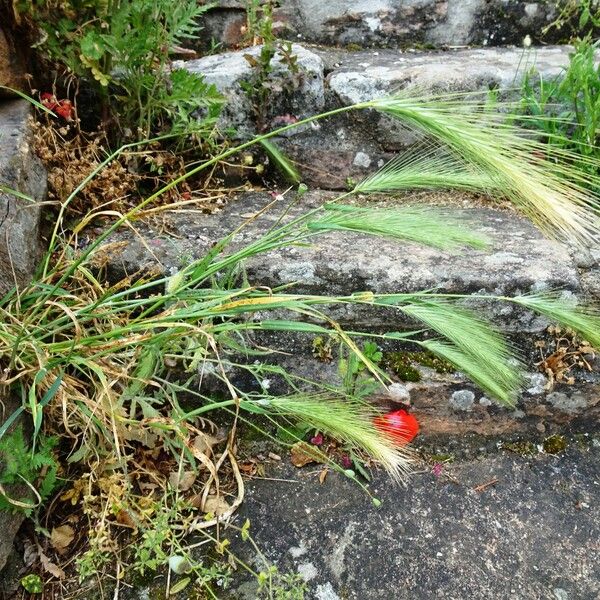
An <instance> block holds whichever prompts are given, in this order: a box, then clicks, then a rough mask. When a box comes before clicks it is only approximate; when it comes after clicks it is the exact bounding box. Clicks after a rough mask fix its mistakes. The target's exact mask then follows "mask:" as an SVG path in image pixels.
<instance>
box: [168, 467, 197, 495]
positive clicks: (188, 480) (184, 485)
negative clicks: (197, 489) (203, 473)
mask: <svg viewBox="0 0 600 600" xmlns="http://www.w3.org/2000/svg"><path fill="white" fill-rule="evenodd" d="M195 482H196V473H195V472H194V471H184V472H183V473H181V475H180V474H179V471H175V472H173V473H171V474H170V475H169V483H170V484H171V487H172V488H173V489H176V490H179V491H180V492H187V491H188V490H189V489H190V488H191V487H192V486H193V485H194V483H195Z"/></svg>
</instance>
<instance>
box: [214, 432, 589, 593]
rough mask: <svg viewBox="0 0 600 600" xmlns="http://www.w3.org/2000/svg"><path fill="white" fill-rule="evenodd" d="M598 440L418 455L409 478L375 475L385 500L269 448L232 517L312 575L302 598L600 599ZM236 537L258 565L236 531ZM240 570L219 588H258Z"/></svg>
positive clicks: (283, 563) (277, 557)
mask: <svg viewBox="0 0 600 600" xmlns="http://www.w3.org/2000/svg"><path fill="white" fill-rule="evenodd" d="M599 441H600V440H598V439H596V440H595V444H596V445H593V444H594V442H592V440H590V442H591V443H589V444H588V446H591V447H590V448H583V449H579V448H577V444H576V443H575V442H573V443H572V444H571V446H570V447H569V448H568V449H567V451H566V452H565V453H562V454H561V455H560V456H551V455H548V454H544V453H540V454H538V453H537V451H536V455H535V456H530V457H528V456H525V457H521V456H518V455H517V454H513V453H510V452H503V453H497V454H490V455H487V456H485V455H484V456H481V455H480V456H479V457H478V458H477V459H476V460H465V461H461V460H458V461H456V462H453V463H450V464H445V465H443V466H441V465H438V467H437V470H435V471H433V472H432V466H431V465H423V466H422V467H421V468H419V469H418V471H419V472H418V473H417V474H415V475H413V476H412V477H410V478H409V480H408V482H407V485H406V486H405V487H404V486H395V485H393V484H392V483H391V482H390V481H389V479H388V478H386V477H384V476H383V475H382V474H375V477H374V480H373V482H372V483H371V484H369V486H368V487H369V489H370V491H371V493H373V495H374V496H375V497H377V498H378V499H380V500H381V501H382V504H381V506H380V507H379V508H376V507H374V506H372V504H371V502H370V499H369V497H368V496H367V495H366V494H365V493H364V492H363V491H362V490H361V489H360V488H359V486H358V485H356V484H355V483H354V482H352V481H350V480H348V479H347V478H345V477H344V476H343V475H340V474H338V473H333V472H330V474H329V475H328V476H327V478H326V480H325V482H324V483H319V479H318V477H319V472H320V470H321V469H320V468H319V465H311V466H307V467H306V468H304V469H301V470H298V469H295V468H294V467H292V466H291V465H289V464H286V463H287V461H288V457H287V456H282V458H283V460H282V462H281V463H273V462H272V461H268V459H267V460H266V463H267V465H266V473H265V475H264V479H263V478H257V480H255V481H251V482H249V483H248V484H247V488H246V496H245V501H244V504H243V506H242V508H241V512H240V514H239V516H238V521H237V525H238V527H239V526H240V525H241V524H242V523H244V521H245V520H246V519H249V521H250V533H251V535H252V536H253V539H254V541H255V542H256V543H257V544H258V546H259V548H260V549H261V551H262V552H264V553H265V554H266V555H267V557H268V558H269V560H272V561H274V562H275V564H277V566H278V567H279V569H280V570H281V571H284V572H292V573H298V574H299V575H300V577H301V578H302V579H304V580H305V581H306V582H307V587H308V590H307V594H306V596H305V597H306V598H307V600H309V599H310V600H342V599H344V600H383V599H386V600H415V599H417V600H428V599H433V598H454V599H461V600H463V599H466V598H472V599H473V600H475V599H477V600H488V599H493V598H515V599H519V600H525V599H527V600H530V599H533V598H538V599H541V598H544V599H548V600H550V599H552V600H575V599H580V600H594V599H596V598H598V596H599V594H600V584H599V582H600V564H599V563H598V561H597V560H595V556H596V554H597V550H596V548H597V540H598V536H599V535H600V508H599V507H600V486H598V485H597V481H598V479H599V478H600V448H599V447H598V442H599ZM459 445H460V446H461V447H462V448H463V449H464V448H465V447H467V446H468V443H466V442H465V440H464V439H463V440H461V441H460V444H459ZM475 450H476V448H475ZM269 463H270V464H269ZM311 467H312V468H311ZM440 467H441V473H440ZM228 537H229V536H228ZM231 537H232V538H233V532H232V534H231ZM232 548H233V550H234V551H237V552H238V553H239V554H238V556H240V557H241V558H243V559H244V560H245V562H246V563H247V564H257V562H258V560H257V556H256V555H255V553H254V551H253V550H252V548H251V547H250V545H249V544H244V543H243V542H241V540H239V537H238V538H237V539H236V538H233V543H232ZM241 578H245V579H246V581H247V582H246V583H244V584H242V583H241V582H239V583H237V585H235V586H234V588H233V589H231V590H230V591H229V592H225V593H224V594H223V595H222V596H221V597H222V598H223V599H227V600H229V599H231V600H234V599H235V600H254V598H256V597H257V594H256V583H255V582H252V581H251V580H250V578H247V577H246V575H245V574H243V575H241Z"/></svg>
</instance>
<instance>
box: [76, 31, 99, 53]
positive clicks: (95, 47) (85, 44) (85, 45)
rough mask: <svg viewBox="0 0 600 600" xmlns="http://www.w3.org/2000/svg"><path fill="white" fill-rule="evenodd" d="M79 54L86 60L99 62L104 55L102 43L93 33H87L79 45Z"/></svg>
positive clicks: (96, 34)
mask: <svg viewBox="0 0 600 600" xmlns="http://www.w3.org/2000/svg"><path fill="white" fill-rule="evenodd" d="M80 48H81V52H82V54H83V55H84V56H86V57H87V58H90V59H92V60H100V59H101V58H102V56H103V54H104V43H103V41H102V38H101V37H100V35H98V33H96V32H95V31H88V33H86V34H85V35H84V36H83V38H82V39H81V43H80Z"/></svg>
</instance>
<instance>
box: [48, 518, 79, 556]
mask: <svg viewBox="0 0 600 600" xmlns="http://www.w3.org/2000/svg"><path fill="white" fill-rule="evenodd" d="M74 538H75V530H74V529H73V528H72V527H71V526H70V525H61V526H60V527H55V528H54V529H53V530H52V533H51V534H50V543H51V544H52V547H53V548H54V549H55V550H56V551H57V552H58V553H59V554H61V555H62V554H66V552H67V548H68V547H69V544H70V543H71V542H72V541H73V539H74Z"/></svg>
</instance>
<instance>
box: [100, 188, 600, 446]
mask: <svg viewBox="0 0 600 600" xmlns="http://www.w3.org/2000/svg"><path fill="white" fill-rule="evenodd" d="M328 197H331V196H330V195H324V194H322V193H309V194H307V195H306V196H305V197H303V199H302V200H301V201H300V204H301V206H300V207H299V206H296V207H294V208H292V209H291V211H290V212H289V213H288V214H287V216H286V218H293V217H294V216H296V215H297V214H298V213H299V211H300V210H306V209H308V208H311V207H315V206H318V205H319V203H321V202H322V201H323V199H324V198H328ZM272 200H273V199H272V197H271V196H269V195H266V194H257V193H249V194H244V195H242V196H241V197H240V198H239V199H238V200H237V201H232V202H231V203H230V204H228V205H227V206H226V207H225V209H224V210H223V211H222V212H220V213H217V214H215V215H212V216H202V217H201V218H200V219H199V221H198V222H197V223H194V222H191V221H190V219H189V216H187V215H186V216H178V215H174V216H173V217H172V221H171V222H170V223H169V224H168V229H169V230H175V231H177V232H178V234H179V238H178V239H173V238H170V239H169V238H166V237H163V236H161V235H157V234H156V233H154V232H152V231H151V230H144V229H143V228H139V227H138V231H139V232H141V233H142V234H143V235H144V236H145V238H146V244H144V243H142V242H141V241H140V240H139V239H138V238H137V236H134V235H131V234H122V235H120V236H117V237H116V238H115V239H116V240H120V241H123V240H127V244H126V246H124V247H122V246H121V247H119V248H118V249H117V250H115V251H114V253H113V254H112V256H111V259H110V265H111V266H110V269H111V270H112V272H113V276H114V277H115V278H116V277H118V276H120V275H123V274H125V273H129V274H132V273H136V272H137V271H138V270H139V269H140V268H147V269H158V270H160V271H163V272H165V273H170V272H174V271H176V270H178V269H179V268H180V267H181V266H182V265H183V264H186V262H187V261H189V259H190V257H200V256H203V255H204V253H205V252H206V251H207V250H208V249H209V248H210V247H211V246H212V245H213V243H214V242H215V241H217V240H219V239H221V238H222V237H224V236H225V235H226V234H228V233H229V232H230V231H232V230H233V229H235V228H237V227H238V226H240V225H242V224H243V223H244V221H246V220H248V219H249V218H251V217H253V216H254V215H256V214H257V213H258V212H259V211H260V210H261V209H262V208H264V206H265V205H266V204H267V203H269V202H272ZM438 201H439V198H438ZM379 202H381V204H382V205H390V204H392V203H393V202H394V201H393V200H388V201H383V200H380V201H379ZM395 202H401V200H396V201H395ZM453 202H454V205H455V206H454V207H453V214H457V215H458V217H459V218H460V219H462V220H463V221H464V223H465V227H471V228H473V229H474V230H475V231H480V232H481V233H483V234H484V235H486V236H487V237H488V239H489V240H490V242H491V247H490V249H489V250H488V251H484V250H472V249H465V250H464V251H462V252H461V253H448V252H443V251H439V250H433V249H430V248H424V247H422V246H417V245H415V244H408V243H399V242H396V241H390V240H385V239H382V238H374V237H371V236H367V235H362V234H356V233H339V232H333V233H327V234H324V235H323V236H320V237H318V238H315V239H314V240H313V243H312V244H311V245H310V246H308V247H300V246H296V247H291V248H284V249H281V250H277V251H273V252H270V253H268V254H266V255H261V256H258V257H255V258H252V259H250V260H248V261H247V263H246V274H247V277H248V280H249V282H250V283H251V284H255V285H258V286H269V287H271V288H275V287H277V286H280V285H282V284H289V283H292V282H297V285H295V286H294V287H293V288H292V290H293V291H295V292H298V293H307V294H329V295H335V294H337V295H350V294H353V293H356V292H362V291H373V292H379V293H391V292H414V291H418V290H425V289H431V288H434V287H437V288H439V289H440V290H442V291H445V292H452V293H465V294H471V293H479V294H486V293H492V294H505V295H511V294H519V293H527V292H540V291H544V290H551V289H564V290H565V293H566V294H568V295H571V296H573V297H576V298H577V297H579V298H581V297H584V296H585V295H586V290H585V289H584V288H583V287H582V284H581V280H580V275H579V270H578V269H577V268H576V266H575V264H574V262H573V261H572V259H571V257H570V255H569V253H568V252H567V250H566V249H565V248H564V247H562V246H561V245H560V244H558V243H556V242H553V241H551V240H548V239H546V238H544V237H543V236H542V235H541V234H540V233H539V232H538V231H537V230H536V229H535V228H534V227H533V226H532V225H531V223H529V221H527V220H526V219H524V218H522V217H520V216H518V215H517V214H515V213H514V212H513V211H511V210H509V209H500V208H492V207H491V206H482V205H481V203H475V202H473V201H471V203H470V204H469V202H468V201H467V200H466V199H464V198H463V199H461V200H458V203H459V204H462V207H461V208H459V209H457V208H456V203H457V198H456V197H455V196H454V197H453ZM286 206H287V203H282V204H281V205H279V206H277V207H276V208H274V209H271V210H270V211H267V212H266V213H265V214H263V215H261V216H260V217H258V218H256V219H255V220H253V221H252V223H251V224H249V225H248V226H247V227H246V228H245V229H242V230H241V232H240V233H239V234H238V235H237V236H236V237H235V238H234V239H233V240H232V243H231V246H230V248H229V250H228V252H231V251H234V250H235V249H238V248H240V247H241V246H242V245H245V244H248V243H250V242H251V241H254V240H256V239H257V237H258V236H259V235H260V234H261V233H263V232H264V231H266V230H268V229H269V228H270V227H271V226H272V225H273V224H274V223H275V221H276V220H277V219H278V218H279V217H280V216H281V213H282V212H283V211H284V209H285V208H286ZM149 249H150V250H151V252H150V251H149ZM596 270H597V267H596ZM588 272H589V273H592V272H594V271H593V270H592V271H588ZM467 304H470V305H473V306H476V307H477V308H479V309H480V310H482V311H483V312H484V313H487V314H488V316H489V317H490V318H491V319H492V320H493V321H494V322H495V323H496V324H498V325H499V326H501V327H502V328H503V329H504V330H506V331H508V332H510V333H511V335H512V336H513V338H514V340H515V342H516V343H518V344H521V347H522V351H523V352H524V354H525V356H526V357H527V358H528V359H529V368H530V369H531V372H530V375H529V378H530V380H528V382H527V383H526V385H525V390H526V391H525V392H524V393H523V395H522V397H521V398H520V401H519V404H518V407H517V409H518V410H516V411H511V410H508V409H505V408H502V407H499V406H498V405H496V404H495V403H493V402H491V401H490V400H489V399H488V398H486V397H485V395H484V394H483V393H482V392H481V391H480V390H478V389H477V387H476V386H474V385H472V384H471V383H469V382H468V381H467V380H466V379H465V378H464V377H463V376H461V375H460V374H457V373H452V374H439V373H436V372H435V371H433V370H431V369H423V370H422V381H420V382H418V383H409V384H407V387H408V388H409V391H410V399H411V402H412V405H413V407H414V410H415V412H416V413H417V414H418V416H419V419H420V420H421V422H422V430H423V432H424V433H425V434H427V435H429V436H442V437H453V436H456V435H462V434H467V433H474V434H478V435H483V436H501V435H510V434H530V433H536V432H539V431H548V432H552V431H561V430H564V428H565V427H569V426H581V427H582V428H583V429H586V428H593V427H595V426H597V425H598V423H599V422H600V379H599V376H598V373H600V361H596V363H594V372H592V373H589V372H582V373H578V374H577V376H576V382H575V385H572V386H568V385H564V384H560V385H557V386H552V385H547V384H548V381H547V379H546V378H545V377H544V376H543V375H542V374H541V373H536V371H537V368H536V367H535V365H534V363H537V362H539V361H540V360H541V358H540V351H539V349H536V348H535V347H534V342H535V341H536V340H538V339H543V338H544V337H545V335H544V334H545V328H546V327H547V325H548V322H547V321H546V320H545V319H543V318H541V317H536V316H534V315H532V314H531V313H528V312H526V311H523V310H519V309H516V308H515V307H513V306H511V305H498V304H495V305H491V304H489V303H486V302H485V301H483V300H469V301H468V302H467ZM327 313H328V314H329V315H330V316H332V317H333V318H334V319H335V320H337V321H338V322H340V323H342V324H343V325H344V326H346V327H347V328H350V329H352V330H355V331H356V330H363V331H364V330H368V331H374V330H375V331H396V330H398V329H401V328H402V327H405V326H406V325H407V322H406V320H405V318H404V317H403V316H402V315H401V314H399V313H398V311H395V310H393V309H392V310H389V309H385V308H383V307H373V306H361V307H351V306H349V305H342V306H337V307H330V308H328V309H327ZM265 317H266V315H263V316H261V315H256V318H257V319H260V318H265ZM285 318H288V316H287V315H286V316H285ZM260 343H261V344H263V345H265V346H268V347H270V348H274V349H278V350H281V351H282V352H284V353H286V352H289V351H290V349H291V348H293V349H294V353H295V354H294V356H293V357H292V358H290V359H289V361H288V359H285V358H283V357H282V356H278V355H274V356H273V357H272V360H273V362H276V363H277V364H283V365H284V366H287V367H289V368H290V371H291V372H294V373H295V374H297V375H300V376H302V377H305V378H307V379H312V380H321V381H326V382H328V383H332V382H334V381H335V380H336V376H337V373H336V369H335V364H336V363H335V360H334V362H333V363H330V364H324V363H322V362H320V361H318V360H316V359H315V358H314V357H313V356H312V338H311V337H310V336H305V337H302V336H300V335H297V336H295V335H292V334H270V335H269V336H267V337H265V338H263V337H261V338H260ZM387 349H389V350H391V349H397V348H393V347H392V346H390V348H387ZM298 357H302V358H301V360H298ZM286 361H287V362H286ZM249 385H253V384H252V383H251V382H250V383H249ZM254 385H256V382H254ZM284 387H285V386H284V385H283V382H282V381H279V380H278V379H277V377H274V378H273V381H272V387H271V389H272V391H274V392H275V393H278V391H281V392H283V391H284ZM280 388H281V389H280Z"/></svg>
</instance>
